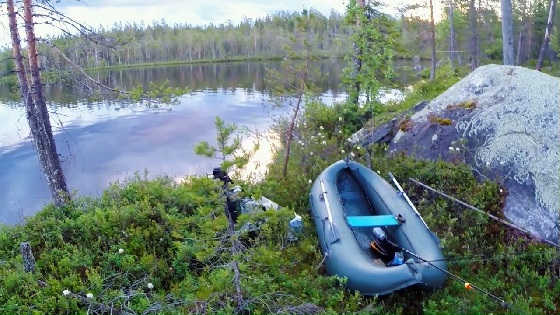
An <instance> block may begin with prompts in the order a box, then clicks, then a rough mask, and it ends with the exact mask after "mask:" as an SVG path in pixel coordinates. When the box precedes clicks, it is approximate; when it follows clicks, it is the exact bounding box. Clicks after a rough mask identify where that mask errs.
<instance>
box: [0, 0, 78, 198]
mask: <svg viewBox="0 0 560 315" xmlns="http://www.w3.org/2000/svg"><path fill="white" fill-rule="evenodd" d="M6 4H7V9H8V21H9V26H10V35H11V39H12V53H13V57H14V59H15V70H16V73H17V77H18V81H19V86H20V92H21V95H22V99H23V102H24V105H25V110H26V116H27V122H28V123H29V129H30V130H31V135H32V136H33V143H34V144H35V148H36V150H37V154H38V156H39V163H40V165H41V168H42V170H43V173H44V175H45V177H46V179H47V183H48V185H49V189H50V191H51V195H52V198H53V201H54V203H55V205H57V206H61V205H63V204H64V203H65V202H66V201H68V199H69V193H68V189H67V187H66V180H65V178H64V173H63V171H62V167H61V164H60V159H59V157H58V153H57V151H56V144H55V141H54V137H53V134H52V128H51V123H50V119H49V113H48V110H47V105H46V102H45V98H44V96H43V93H42V88H43V86H42V84H41V76H40V71H39V63H38V60H37V47H36V44H37V40H36V38H35V31H34V24H33V11H32V5H31V0H24V1H23V8H24V22H25V33H26V37H27V38H26V39H27V53H28V61H29V62H28V67H29V68H28V69H29V73H30V77H29V75H28V74H27V72H26V71H25V66H24V58H23V54H22V50H21V43H20V38H19V32H18V24H17V16H16V11H15V7H14V1H13V0H7V1H6ZM29 84H31V87H30V86H29Z"/></svg>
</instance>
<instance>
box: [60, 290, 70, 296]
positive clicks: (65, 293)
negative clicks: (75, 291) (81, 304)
mask: <svg viewBox="0 0 560 315" xmlns="http://www.w3.org/2000/svg"><path fill="white" fill-rule="evenodd" d="M68 294H70V290H68V289H65V290H64V291H62V295H64V296H67V295H68Z"/></svg>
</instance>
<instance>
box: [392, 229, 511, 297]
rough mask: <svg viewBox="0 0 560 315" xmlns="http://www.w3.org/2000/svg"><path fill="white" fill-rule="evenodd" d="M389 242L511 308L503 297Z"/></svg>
mask: <svg viewBox="0 0 560 315" xmlns="http://www.w3.org/2000/svg"><path fill="white" fill-rule="evenodd" d="M388 241H389V242H390V243H392V245H394V246H396V247H397V248H400V249H401V250H402V251H403V252H405V253H407V254H409V255H411V256H412V257H414V258H416V259H418V260H420V261H422V262H425V263H427V264H429V265H430V266H432V267H434V268H435V269H437V270H439V271H441V272H443V273H445V274H446V275H448V276H449V277H451V278H452V279H453V280H456V281H459V282H461V283H463V284H464V286H465V289H467V290H471V289H475V290H477V291H479V292H481V293H482V294H484V295H486V296H488V297H490V298H492V299H493V300H495V301H497V302H499V304H500V305H501V306H502V307H504V308H511V305H510V304H509V303H507V302H506V301H505V300H504V299H502V298H501V297H499V296H497V295H495V294H493V293H491V292H490V291H487V290H485V289H483V288H482V287H479V286H478V285H475V284H472V283H471V282H468V281H467V280H466V279H463V278H462V277H460V276H459V275H456V274H454V273H452V272H450V271H447V270H445V269H443V268H441V267H439V266H437V265H435V264H433V263H432V262H431V261H429V260H427V259H424V258H422V257H420V256H418V255H417V254H415V253H413V252H411V251H409V250H408V249H406V248H402V247H401V246H399V245H397V244H395V243H393V242H392V241H390V240H388Z"/></svg>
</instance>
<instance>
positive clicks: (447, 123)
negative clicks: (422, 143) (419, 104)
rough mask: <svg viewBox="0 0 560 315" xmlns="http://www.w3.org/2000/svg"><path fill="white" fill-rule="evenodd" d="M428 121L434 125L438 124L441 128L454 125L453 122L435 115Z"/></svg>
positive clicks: (429, 117)
mask: <svg viewBox="0 0 560 315" xmlns="http://www.w3.org/2000/svg"><path fill="white" fill-rule="evenodd" d="M428 121H429V122H431V123H432V124H438V125H441V126H450V125H451V124H452V123H453V121H452V120H451V119H449V118H444V117H439V116H437V115H434V114H430V115H428Z"/></svg>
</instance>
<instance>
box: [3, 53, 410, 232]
mask: <svg viewBox="0 0 560 315" xmlns="http://www.w3.org/2000/svg"><path fill="white" fill-rule="evenodd" d="M404 66H406V64H403V63H399V64H397V73H398V74H399V76H400V77H399V80H400V81H401V82H404V83H407V82H408V81H412V80H414V76H410V75H409V74H408V73H407V72H405V71H400V72H399V71H398V69H404ZM267 68H276V69H278V68H279V63H278V62H268V63H262V62H237V63H216V64H201V65H184V66H173V67H153V68H144V69H129V70H121V71H106V72H102V73H97V74H95V76H96V77H97V79H99V80H100V81H102V82H104V83H105V84H107V85H110V86H116V87H120V88H121V89H131V88H133V87H135V86H137V85H139V84H143V85H145V86H147V85H148V84H149V83H150V82H161V81H164V80H168V81H169V84H170V85H172V86H180V87H189V88H190V89H191V90H192V93H189V94H187V95H183V96H181V97H179V99H178V102H177V103H176V104H173V105H164V106H160V107H159V108H149V107H147V106H145V105H143V104H137V103H129V102H123V101H119V100H115V99H110V98H104V99H103V100H99V98H98V97H95V98H93V97H91V95H90V96H87V95H88V93H87V87H86V86H85V85H84V84H82V83H83V82H79V81H72V82H67V83H65V84H53V85H48V86H47V87H46V91H45V92H46V95H47V98H48V100H49V112H50V115H51V121H52V124H53V129H54V131H55V139H56V143H57V149H58V152H59V154H60V155H61V157H62V167H63V169H64V172H65V175H66V179H67V182H68V186H69V187H70V189H71V190H72V191H73V192H75V193H76V194H77V195H88V196H96V195H99V193H100V192H102V191H103V190H104V189H105V188H106V187H107V186H108V185H109V184H110V183H113V182H116V181H122V180H126V179H128V178H131V177H132V176H134V175H135V173H137V172H139V173H140V174H142V175H143V174H144V171H147V172H148V174H149V175H150V176H160V175H168V176H171V177H174V178H178V177H183V176H186V175H191V174H204V173H208V172H210V171H211V169H212V168H213V167H215V166H216V165H218V163H219V162H218V161H213V160H211V159H208V158H203V157H199V156H197V155H195V154H194V152H193V147H194V145H195V144H196V143H198V142H200V141H209V142H210V143H214V139H215V129H214V119H215V117H216V116H220V117H221V118H223V119H224V120H225V121H226V122H228V123H236V124H238V125H240V126H246V127H248V128H250V129H251V130H260V131H265V130H266V129H267V128H268V127H269V126H270V125H271V123H272V121H273V118H274V117H278V116H279V115H282V114H283V113H284V112H285V110H286V109H285V108H282V107H277V106H275V105H274V102H273V101H272V100H271V98H270V95H269V94H270V93H269V92H270V86H269V85H270V83H268V81H267V80H266V79H265V77H266V73H267V70H266V69H267ZM317 68H318V73H317V74H316V82H315V83H316V85H317V86H318V88H319V90H320V93H321V97H322V98H323V99H324V100H325V101H327V102H333V101H336V100H340V99H344V97H345V95H344V92H343V90H342V87H341V86H340V80H341V78H340V75H341V73H342V65H341V61H340V60H322V61H320V62H319V64H318V67H317ZM10 94H11V93H10V91H9V89H8V88H7V87H0V187H2V189H1V190H0V205H1V208H0V223H7V224H15V223H18V222H21V221H22V220H23V218H24V217H25V216H29V215H32V214H34V213H35V212H37V211H38V210H39V209H40V208H41V207H42V206H43V205H45V204H46V203H48V202H49V201H50V194H49V191H48V187H47V183H46V180H45V178H44V176H43V175H42V173H41V170H40V167H39V162H38V160H37V155H36V153H35V151H34V147H33V145H32V143H31V142H30V140H29V129H28V127H27V121H26V118H25V114H24V110H23V107H22V106H21V104H20V103H18V101H14V100H12V99H11V98H10ZM386 97H388V98H391V97H395V94H394V93H388V94H387V95H386ZM397 97H398V93H397ZM96 99H97V100H96Z"/></svg>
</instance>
